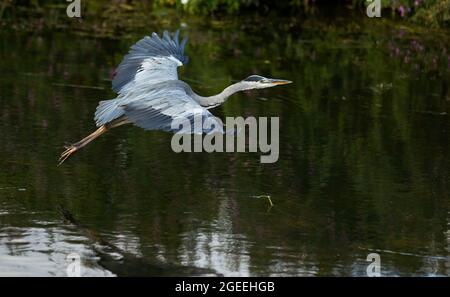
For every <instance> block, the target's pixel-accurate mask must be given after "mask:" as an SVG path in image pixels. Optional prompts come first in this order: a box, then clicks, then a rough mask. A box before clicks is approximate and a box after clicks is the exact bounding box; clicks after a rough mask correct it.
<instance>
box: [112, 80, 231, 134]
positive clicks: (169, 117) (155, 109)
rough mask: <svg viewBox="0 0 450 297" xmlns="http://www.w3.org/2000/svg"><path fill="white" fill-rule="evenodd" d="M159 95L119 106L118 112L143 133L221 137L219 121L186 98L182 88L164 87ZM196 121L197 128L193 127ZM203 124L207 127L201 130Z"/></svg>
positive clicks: (221, 131) (156, 93)
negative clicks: (214, 135) (213, 134)
mask: <svg viewBox="0 0 450 297" xmlns="http://www.w3.org/2000/svg"><path fill="white" fill-rule="evenodd" d="M162 91H163V92H159V91H153V92H150V93H149V94H147V95H146V96H145V97H143V98H140V99H137V100H133V101H130V102H128V103H126V104H123V105H120V108H122V109H123V111H124V115H125V116H126V117H127V118H128V120H129V121H131V122H132V123H134V124H135V125H136V126H138V127H141V128H143V129H146V130H163V131H168V132H182V133H196V134H201V133H211V132H220V133H223V125H222V123H221V121H220V120H219V119H217V118H216V117H214V116H213V115H212V114H211V113H210V112H209V111H208V110H207V109H205V108H203V107H202V106H200V105H199V104H198V103H197V102H196V101H194V100H193V99H192V98H191V97H190V96H189V95H187V94H186V92H185V90H184V89H183V88H181V87H179V86H176V85H168V86H167V87H165V88H164V89H162ZM197 120H198V121H201V122H199V123H201V125H196V124H194V121H197ZM205 122H206V123H207V124H208V125H205V126H203V124H204V123H205Z"/></svg>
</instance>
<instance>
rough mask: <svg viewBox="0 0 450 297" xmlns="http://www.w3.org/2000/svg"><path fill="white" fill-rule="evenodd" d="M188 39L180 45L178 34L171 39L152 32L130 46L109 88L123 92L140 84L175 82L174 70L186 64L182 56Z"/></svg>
mask: <svg viewBox="0 0 450 297" xmlns="http://www.w3.org/2000/svg"><path fill="white" fill-rule="evenodd" d="M186 41H187V38H186V37H185V38H184V39H183V40H182V41H181V44H180V43H179V31H178V30H177V31H176V32H175V33H174V34H173V36H171V35H170V34H169V33H168V32H167V31H164V33H163V37H162V38H160V37H159V36H158V34H156V33H152V35H151V37H149V36H145V37H144V38H142V39H141V40H139V41H138V42H136V44H134V45H133V46H131V48H130V51H129V52H128V54H127V55H125V57H124V58H123V60H122V62H121V63H120V64H119V66H118V67H117V70H116V75H115V77H114V79H113V81H112V89H113V90H114V91H115V92H117V93H119V94H120V93H124V92H127V91H129V90H131V89H132V88H133V86H134V85H136V84H139V83H143V82H145V83H147V84H148V83H158V82H162V81H166V80H175V79H178V74H177V67H178V66H181V65H183V64H186V63H187V62H188V57H187V56H185V55H184V47H185V45H186Z"/></svg>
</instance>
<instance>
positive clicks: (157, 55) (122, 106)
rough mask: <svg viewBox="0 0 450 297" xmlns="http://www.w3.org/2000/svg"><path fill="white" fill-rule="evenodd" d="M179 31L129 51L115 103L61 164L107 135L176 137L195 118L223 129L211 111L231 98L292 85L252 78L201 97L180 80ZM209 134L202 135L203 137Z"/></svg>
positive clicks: (103, 104) (103, 105)
mask: <svg viewBox="0 0 450 297" xmlns="http://www.w3.org/2000/svg"><path fill="white" fill-rule="evenodd" d="M179 32H180V31H179V30H177V31H176V32H175V33H172V34H171V33H168V31H164V32H163V34H162V35H161V36H159V35H158V34H157V33H152V34H151V36H145V37H143V38H142V39H140V40H139V41H138V42H136V43H135V44H134V45H133V46H131V48H130V50H129V52H128V53H127V54H126V55H125V56H124V58H123V60H122V61H121V63H120V64H119V66H118V67H117V69H116V71H115V76H114V78H113V80H112V90H113V91H114V92H115V93H116V94H117V97H116V98H115V99H111V100H104V101H100V102H99V104H98V106H97V108H96V111H95V117H94V120H95V123H96V126H97V130H95V131H94V132H93V133H91V134H89V135H88V136H86V137H85V138H83V139H81V140H80V141H78V142H76V143H73V144H71V145H68V146H65V149H66V150H65V151H64V152H63V153H62V154H61V156H60V158H59V165H61V164H62V163H63V162H64V161H65V160H67V158H69V157H70V156H72V155H73V154H74V153H75V152H77V151H78V150H80V149H81V148H83V147H84V146H86V145H87V144H88V143H90V142H91V141H93V140H94V139H96V138H98V137H99V136H100V135H102V134H104V133H105V132H107V131H108V130H110V129H113V128H116V127H119V126H122V125H125V124H134V125H136V126H138V127H140V128H143V129H145V130H162V131H167V132H172V133H174V132H177V131H176V130H175V129H174V128H173V127H172V125H171V123H172V122H173V121H175V120H179V119H184V118H185V119H190V120H192V119H193V118H194V117H195V116H200V117H202V119H203V120H206V121H210V124H212V125H210V126H211V127H212V126H214V127H219V126H221V123H219V121H218V120H217V119H216V118H215V117H214V116H213V114H211V113H210V112H209V109H211V108H214V107H217V106H219V105H221V104H222V103H224V102H225V101H226V100H227V99H228V98H229V97H230V96H231V95H233V94H235V93H237V92H240V91H246V90H252V89H264V88H270V87H274V86H278V85H285V84H289V83H292V81H289V80H284V79H274V78H267V77H263V76H261V75H250V76H248V77H247V78H245V79H243V80H241V81H239V82H237V83H234V84H232V85H230V86H228V87H226V88H225V89H224V90H223V91H222V92H220V93H219V94H217V95H213V96H201V95H199V94H196V93H195V92H194V91H193V90H192V88H191V87H190V86H189V85H188V84H187V83H186V82H184V81H182V80H180V79H179V78H178V72H177V68H178V67H180V66H183V65H185V64H187V63H188V60H189V58H188V57H187V56H186V55H185V54H184V48H185V45H186V42H187V37H184V38H183V39H182V41H181V42H180V39H179ZM207 132H208V131H201V133H207Z"/></svg>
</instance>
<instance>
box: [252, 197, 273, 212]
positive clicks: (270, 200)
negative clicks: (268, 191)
mask: <svg viewBox="0 0 450 297" xmlns="http://www.w3.org/2000/svg"><path fill="white" fill-rule="evenodd" d="M253 198H258V199H261V198H267V200H269V206H270V207H269V209H271V208H272V207H273V206H274V204H273V203H272V199H270V195H258V196H253Z"/></svg>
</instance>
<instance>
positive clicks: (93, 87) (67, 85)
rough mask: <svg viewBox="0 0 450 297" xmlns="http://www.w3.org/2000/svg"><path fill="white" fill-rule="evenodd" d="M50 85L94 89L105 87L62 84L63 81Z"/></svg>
mask: <svg viewBox="0 0 450 297" xmlns="http://www.w3.org/2000/svg"><path fill="white" fill-rule="evenodd" d="M52 85H54V86H57V87H70V88H80V89H94V90H104V89H105V88H104V87H97V86H84V85H75V84H63V83H53V84H52Z"/></svg>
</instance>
